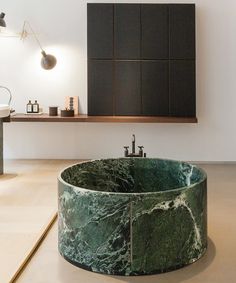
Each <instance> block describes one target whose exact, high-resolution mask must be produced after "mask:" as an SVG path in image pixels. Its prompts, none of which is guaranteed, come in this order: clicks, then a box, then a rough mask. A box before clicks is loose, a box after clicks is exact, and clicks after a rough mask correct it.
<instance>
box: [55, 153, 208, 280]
mask: <svg viewBox="0 0 236 283" xmlns="http://www.w3.org/2000/svg"><path fill="white" fill-rule="evenodd" d="M206 248H207V183H206V174H205V172H204V171H203V170H202V169H200V168H198V167H196V166H194V165H191V164H188V163H184V162H178V161H172V160H161V159H150V158H121V159H106V160H96V161H90V162H85V163H80V164H77V165H74V166H72V167H69V168H67V169H65V170H64V171H62V172H61V174H60V176H59V251H60V254H61V255H62V256H63V257H64V258H65V259H66V260H67V261H69V262H71V263H72V264H74V265H76V266H79V267H82V268H84V269H87V270H91V271H94V272H100V273H106V274H113V275H144V274H154V273H162V272H166V271H170V270H174V269H178V268H180V267H183V266H185V265H188V264H190V263H193V262H195V261H196V260H198V259H199V258H200V257H201V256H202V255H203V254H204V252H205V251H206Z"/></svg>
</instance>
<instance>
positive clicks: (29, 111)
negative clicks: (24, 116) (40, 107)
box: [26, 100, 33, 113]
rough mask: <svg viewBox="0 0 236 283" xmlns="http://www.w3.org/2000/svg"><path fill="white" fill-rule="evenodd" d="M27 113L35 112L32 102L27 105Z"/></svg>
mask: <svg viewBox="0 0 236 283" xmlns="http://www.w3.org/2000/svg"><path fill="white" fill-rule="evenodd" d="M26 112H27V113H32V112H33V104H32V103H31V100H29V102H28V103H27V105H26Z"/></svg>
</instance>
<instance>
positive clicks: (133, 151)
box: [132, 135, 135, 154]
mask: <svg viewBox="0 0 236 283" xmlns="http://www.w3.org/2000/svg"><path fill="white" fill-rule="evenodd" d="M132 153H133V154H135V135H133V139H132Z"/></svg>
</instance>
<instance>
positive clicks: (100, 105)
mask: <svg viewBox="0 0 236 283" xmlns="http://www.w3.org/2000/svg"><path fill="white" fill-rule="evenodd" d="M88 114H89V115H101V116H102V115H113V62H112V61H109V60H107V61H103V60H89V61H88Z"/></svg>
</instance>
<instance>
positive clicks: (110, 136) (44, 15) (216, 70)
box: [0, 0, 236, 161]
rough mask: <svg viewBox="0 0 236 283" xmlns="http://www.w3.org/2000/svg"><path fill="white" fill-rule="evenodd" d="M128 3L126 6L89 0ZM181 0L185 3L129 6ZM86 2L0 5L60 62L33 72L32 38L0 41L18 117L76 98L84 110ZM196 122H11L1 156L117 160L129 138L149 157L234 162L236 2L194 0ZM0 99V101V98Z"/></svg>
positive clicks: (4, 76) (3, 78) (1, 70)
mask: <svg viewBox="0 0 236 283" xmlns="http://www.w3.org/2000/svg"><path fill="white" fill-rule="evenodd" d="M92 2H128V1H104V0H103V1H92ZM129 2H158V3H160V2H163V3H165V2H168V3H172V2H173V3H174V2H177V3H178V2H181V3H184V2H186V3H189V1H183V0H181V1H179V0H178V1H171V0H168V1H129ZM86 3H87V1H84V0H60V1H58V0H47V1H39V0H34V1H32V0H21V1H17V0H15V1H13V0H1V5H0V9H1V10H2V11H4V12H5V13H6V20H7V22H8V26H9V28H11V29H12V30H14V31H20V29H21V26H22V24H23V21H24V20H25V19H27V20H28V21H30V23H31V24H32V26H33V27H34V28H35V30H36V32H37V33H38V34H39V36H40V39H41V42H42V44H43V46H44V47H45V50H46V51H51V52H52V53H54V54H56V56H57V58H58V65H57V67H56V68H55V69H54V70H52V71H50V72H48V71H44V70H42V69H41V68H40V66H39V61H40V52H39V49H38V47H37V45H36V43H35V42H34V40H33V38H30V37H29V38H28V39H27V40H26V41H25V42H24V43H22V42H21V41H20V40H19V39H16V38H11V39H9V38H0V84H3V85H6V86H8V87H9V88H11V90H12V92H13V95H14V101H13V107H14V108H15V109H16V111H17V112H22V111H24V109H25V104H26V103H27V101H28V99H33V100H34V99H38V101H39V102H40V103H41V105H42V106H43V107H44V108H45V109H47V107H48V106H49V105H59V106H63V104H64V97H65V96H66V95H79V97H80V103H81V109H80V110H81V112H82V113H86V111H87V106H86V105H87V81H86V80H87V76H86V73H87V67H86V65H87V63H86V56H87V55H86ZM195 3H196V5H197V116H198V118H199V123H198V124H196V125H194V124H193V125H192V124H102V123H101V124H98V123H96V124H89V123H86V124H80V123H67V124H64V123H56V124H54V123H10V124H5V126H4V134H5V138H4V142H5V144H4V146H5V150H4V152H5V157H6V158H99V157H111V156H114V157H116V156H121V155H122V154H123V149H122V146H123V145H127V144H129V143H130V138H131V134H132V133H135V134H136V135H137V141H138V144H142V145H144V146H145V150H146V151H147V153H148V155H149V156H159V157H168V158H177V159H184V160H195V161H196V160H197V161H199V160H201V161H236V118H235V116H236V114H235V113H236V111H235V109H236V1H235V0H227V1H222V0H196V1H195ZM0 100H1V101H2V96H1V98H0Z"/></svg>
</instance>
